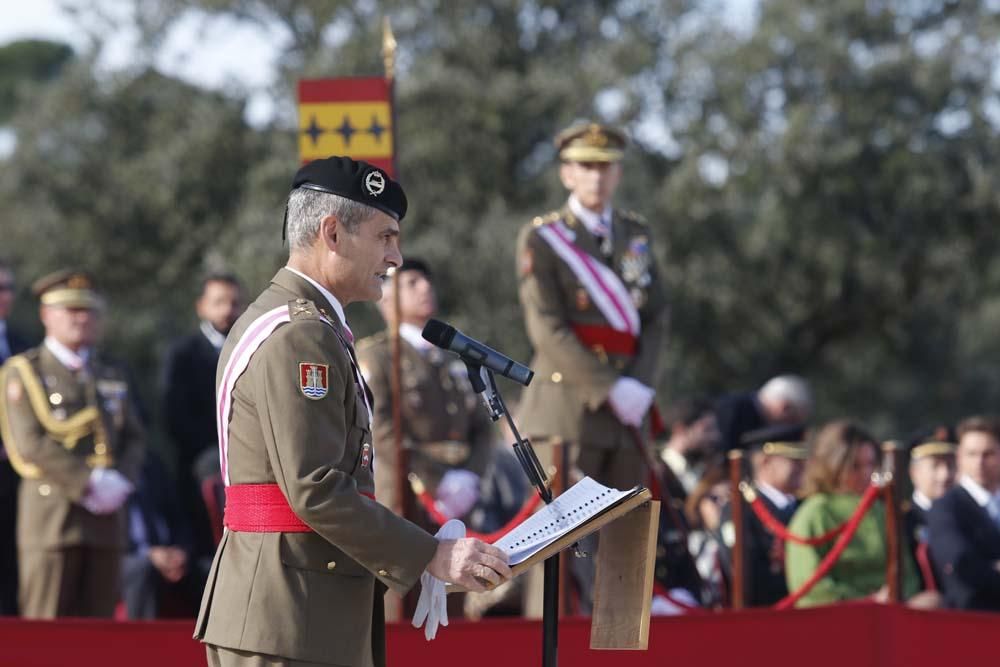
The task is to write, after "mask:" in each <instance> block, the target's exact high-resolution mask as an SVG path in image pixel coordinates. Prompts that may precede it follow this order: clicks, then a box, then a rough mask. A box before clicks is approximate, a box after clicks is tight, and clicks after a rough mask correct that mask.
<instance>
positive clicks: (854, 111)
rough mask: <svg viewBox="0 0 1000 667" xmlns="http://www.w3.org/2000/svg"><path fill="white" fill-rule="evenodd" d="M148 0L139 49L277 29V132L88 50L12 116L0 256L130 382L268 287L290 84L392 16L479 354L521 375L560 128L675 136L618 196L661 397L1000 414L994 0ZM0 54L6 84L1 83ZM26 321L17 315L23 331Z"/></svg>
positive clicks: (276, 247)
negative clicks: (646, 227)
mask: <svg viewBox="0 0 1000 667" xmlns="http://www.w3.org/2000/svg"><path fill="white" fill-rule="evenodd" d="M135 6H136V8H137V12H136V14H135V16H136V21H137V23H138V26H139V28H140V30H141V33H142V34H143V36H144V39H143V43H144V44H148V45H149V48H150V49H151V50H152V49H155V48H156V47H157V45H159V44H160V43H162V42H163V40H164V38H165V36H166V34H167V33H168V31H169V29H170V28H171V26H172V25H174V24H175V22H176V21H177V20H179V19H180V18H182V17H184V16H186V15H187V14H188V13H190V12H200V13H202V15H204V16H211V17H214V16H228V17H231V18H235V19H238V20H244V21H251V22H256V23H259V24H261V25H265V26H268V27H269V28H271V29H274V30H277V31H279V32H280V33H282V34H284V35H285V36H286V38H287V39H286V42H285V47H284V51H283V52H282V53H281V54H280V58H279V61H278V69H277V77H276V80H275V83H274V86H273V93H274V99H275V102H276V105H277V108H278V110H279V114H278V115H277V117H276V118H275V120H274V121H273V123H271V124H270V125H269V126H267V127H263V128H250V127H248V126H247V125H246V123H245V122H244V121H243V119H242V114H243V105H244V100H243V99H242V97H241V96H240V94H239V93H230V94H226V95H223V94H218V93H211V92H207V91H204V90H200V89H198V88H195V87H192V86H189V85H186V84H183V83H180V82H178V81H176V80H173V79H171V78H169V77H165V76H163V75H160V74H158V73H156V72H155V71H152V70H147V69H141V68H140V69H138V70H136V71H132V72H124V73H120V74H117V75H114V76H110V77H109V76H107V75H104V76H98V75H97V74H95V73H94V71H93V58H91V57H82V58H80V59H79V60H78V61H77V62H76V63H75V64H74V65H73V66H71V67H68V68H65V69H64V70H63V71H62V73H61V75H60V76H59V78H58V79H56V80H55V81H54V82H52V83H51V84H49V85H48V86H46V87H43V88H40V89H37V90H36V89H32V90H31V91H30V94H29V95H28V97H25V98H23V99H22V98H20V97H19V98H17V99H18V102H19V107H18V111H17V113H16V114H15V115H14V116H12V118H11V127H12V128H13V129H14V131H15V132H16V136H17V146H16V150H15V152H14V154H13V155H12V156H10V157H9V158H7V159H6V164H5V165H4V169H3V171H2V172H0V204H2V205H3V208H4V211H5V214H6V220H8V221H9V222H8V223H5V225H4V231H5V238H4V246H5V248H10V250H9V251H6V250H5V252H9V253H10V254H13V256H14V257H15V259H16V261H17V263H18V269H19V274H20V275H21V276H22V277H23V278H24V279H25V280H30V278H32V277H34V276H36V275H38V274H39V273H41V272H42V271H45V270H49V269H51V268H53V267H55V266H57V265H59V264H62V263H73V264H83V265H86V266H88V267H89V268H92V269H94V270H95V271H96V272H97V274H98V276H99V278H100V279H101V281H102V282H103V283H104V284H105V286H106V287H107V289H108V290H109V293H110V295H111V301H112V313H111V318H112V319H111V323H110V326H109V337H110V339H111V342H112V344H113V347H114V348H115V350H116V351H117V352H119V353H120V354H121V355H123V356H126V357H128V358H129V359H130V361H132V362H133V364H134V365H135V366H136V367H137V368H138V369H139V371H140V373H141V374H142V375H143V376H144V377H148V378H150V379H151V378H153V377H155V375H154V372H155V367H156V362H157V357H158V355H159V353H160V351H161V350H162V345H163V342H164V341H165V340H167V339H168V338H169V337H171V336H172V335H174V334H175V333H177V332H179V331H182V330H184V329H186V328H188V327H189V326H190V325H191V324H192V320H193V316H192V313H191V301H192V300H193V298H194V290H195V286H196V284H197V279H198V277H199V276H200V275H201V274H202V273H203V272H204V271H206V270H208V269H215V268H223V267H225V268H228V269H234V270H236V271H237V272H238V273H239V275H241V276H242V277H243V278H244V279H245V280H246V283H247V286H248V291H250V292H251V293H256V292H257V291H259V290H260V289H261V288H262V287H263V286H264V285H265V284H266V282H267V280H268V278H269V277H270V276H271V275H272V274H273V272H274V270H275V269H276V268H277V267H278V266H280V265H281V263H282V262H283V259H284V254H283V252H284V251H283V249H282V247H281V244H280V224H281V215H282V210H283V204H284V201H283V199H284V196H285V195H286V193H287V184H288V180H289V178H290V176H291V174H292V172H293V171H294V169H295V168H296V164H297V155H296V138H295V130H296V119H295V110H294V103H293V101H294V84H295V81H296V80H297V79H298V78H300V77H312V76H338V75H378V74H380V73H381V72H382V60H381V54H380V48H379V45H380V42H381V18H382V16H383V15H384V14H389V15H391V16H392V17H393V25H394V28H395V31H396V38H397V40H398V42H399V47H400V48H399V57H398V63H399V69H398V76H397V87H396V94H397V105H398V113H397V123H398V128H397V142H398V146H399V168H400V174H401V178H402V180H403V181H404V183H405V185H406V187H407V191H408V193H409V195H410V201H411V213H410V215H408V217H407V219H406V220H405V221H404V223H403V227H404V252H406V253H412V254H418V255H422V256H424V257H425V258H427V259H428V260H429V261H430V262H431V263H432V265H433V266H434V267H435V272H436V275H437V276H438V277H439V287H440V289H441V291H442V292H443V295H442V296H443V299H442V301H443V309H444V312H443V313H442V315H443V316H444V317H447V318H448V319H450V320H452V321H454V322H455V323H456V324H457V325H458V326H460V327H462V328H463V329H466V330H467V331H468V332H469V333H470V334H471V335H475V336H477V337H481V338H484V339H486V340H487V341H489V342H491V343H494V344H497V345H501V346H502V347H503V348H504V350H505V351H508V352H510V353H511V354H512V355H513V356H516V357H519V358H522V359H527V358H528V356H529V354H530V349H529V346H528V342H527V339H526V337H525V334H524V331H523V324H522V321H521V314H520V308H519V305H518V303H517V296H516V276H515V270H514V266H515V262H514V258H513V245H514V238H515V236H516V233H517V230H518V228H519V227H520V226H521V225H523V224H526V223H527V222H528V221H530V220H531V218H532V217H534V216H535V215H538V214H540V213H544V212H545V211H547V210H550V209H551V208H554V207H556V206H558V205H559V204H560V203H561V202H562V200H563V198H564V192H563V190H562V187H561V185H560V184H559V181H558V178H557V175H556V168H555V167H556V165H555V159H556V158H555V154H554V150H553V148H552V146H551V143H550V142H551V137H552V136H553V134H554V133H555V132H556V131H557V130H558V129H559V128H561V127H563V126H564V125H566V124H567V123H569V122H570V121H572V120H574V119H576V118H580V117H602V118H604V119H605V120H609V121H612V122H617V123H620V124H622V125H624V126H626V127H628V128H630V129H631V130H633V134H634V135H635V136H638V137H646V138H651V141H652V140H653V139H657V138H659V139H664V138H666V139H667V143H668V144H669V145H670V148H669V149H668V150H667V151H666V152H663V151H657V150H654V149H652V148H651V147H649V146H647V145H646V144H645V143H643V142H642V141H640V142H637V143H636V145H635V147H634V148H633V150H632V151H631V153H630V155H629V157H628V158H627V161H626V165H625V169H626V179H625V181H624V183H623V186H622V189H621V192H620V203H621V204H622V205H623V206H624V207H626V208H632V209H636V210H638V211H640V212H642V213H644V214H645V215H646V216H647V218H648V219H649V220H650V224H651V225H652V226H653V228H654V236H655V240H656V243H657V245H658V246H659V252H660V253H661V259H662V262H663V266H664V267H665V274H666V280H667V282H668V285H669V288H670V293H671V295H672V301H673V337H672V342H671V344H670V348H669V355H668V358H669V367H670V368H669V372H668V373H667V377H666V379H665V385H664V386H663V387H662V389H663V390H664V393H663V398H662V400H669V398H671V397H673V396H677V395H684V394H690V393H694V392H705V391H710V392H717V391H723V390H734V389H742V388H747V387H750V386H753V385H754V384H756V383H758V382H760V381H762V380H764V379H766V378H767V377H768V376H770V375H772V374H774V373H778V372H783V371H795V372H800V373H803V374H804V375H806V376H807V377H809V378H811V379H812V380H813V381H814V384H815V386H816V388H817V391H818V394H819V398H820V409H821V414H822V415H823V416H834V415H840V414H844V413H852V414H854V415H856V416H858V417H860V418H862V419H866V420H869V422H870V423H872V424H873V425H875V426H876V427H877V428H879V429H881V430H882V431H883V432H884V433H885V434H886V435H896V434H898V433H899V432H900V431H901V430H905V429H910V428H913V427H916V426H918V425H922V424H924V423H925V422H926V421H927V420H933V419H939V418H953V417H956V416H958V415H960V414H964V413H968V412H971V411H975V410H987V409H990V408H991V407H992V406H994V405H996V404H997V403H998V402H1000V382H998V381H997V377H998V376H1000V373H998V372H997V371H998V370H1000V369H997V368H996V365H997V362H996V361H995V360H996V359H998V358H1000V355H998V353H1000V349H998V345H1000V344H998V343H997V342H996V340H995V337H992V336H989V335H987V334H986V333H985V332H988V331H991V330H993V329H994V328H995V327H996V325H997V324H1000V300H998V298H997V293H998V281H1000V269H998V265H997V262H996V261H995V260H994V257H995V256H996V255H997V251H998V247H997V246H998V244H1000V241H998V236H997V235H996V234H995V233H993V231H994V229H995V227H996V223H995V221H996V220H997V213H998V210H997V209H998V206H1000V200H998V199H997V197H996V194H995V193H996V192H998V191H1000V188H998V185H1000V183H998V182H997V179H998V176H997V174H996V172H995V170H994V169H992V167H993V165H994V164H997V163H998V157H1000V156H998V153H1000V146H998V140H997V137H996V127H995V126H996V124H997V120H998V118H1000V99H998V96H997V89H996V85H995V83H994V82H993V80H992V73H993V71H994V64H995V63H996V61H997V58H996V56H997V46H996V39H995V36H996V34H997V14H996V11H995V10H993V9H991V7H992V6H993V5H990V3H988V2H986V1H985V0H983V1H981V2H974V1H973V2H962V3H958V2H954V1H946V2H938V3H904V2H895V1H892V0H886V1H884V2H871V1H870V0H844V1H843V2H837V3H815V2H807V3H802V2H797V1H793V0H769V1H765V2H762V3H761V5H760V7H759V10H760V16H759V23H758V25H757V26H756V27H751V28H749V29H747V30H746V31H744V32H738V33H734V32H732V30H731V29H728V28H726V27H725V26H726V22H724V21H720V20H719V19H720V14H719V13H718V12H717V11H715V10H713V9H712V5H710V4H706V3H689V2H682V1H680V0H676V1H675V2H670V3H662V2H653V1H644V0H603V1H597V0H591V1H589V2H576V1H571V0H551V1H534V2H529V1H527V0H488V1H482V2H476V3H457V2H443V1H440V0H425V1H423V2H420V3H413V2H402V1H396V0H384V1H378V0H368V1H366V2H346V1H330V2H304V1H302V0H282V1H280V2H261V1H255V0H172V1H171V0H167V1H164V2H159V3H155V5H151V4H150V3H135ZM9 48H11V47H8V49H9ZM6 52H7V50H6V49H0V73H2V76H3V77H6V76H8V75H9V76H15V73H16V68H10V67H7V66H6V65H4V64H3V63H4V62H5V61H4V60H3V59H4V57H5V55H4V54H5V53H6ZM145 55H146V56H147V57H146V58H145V59H140V62H153V59H152V58H151V57H149V56H150V54H148V53H147V54H145ZM15 60H17V59H15ZM28 60H30V58H29V59H28ZM37 60H38V61H39V62H42V61H45V59H44V58H38V59H37ZM46 62H47V61H46ZM22 71H23V70H22ZM30 71H33V72H36V73H37V72H39V70H30ZM32 76H33V77H34V78H43V77H41V76H35V75H32ZM3 81H5V79H3V78H0V104H2V100H3V99H5V98H4V97H3V95H4V94H5V93H4V92H3V91H4V90H5V88H4V84H3ZM18 90H20V88H18ZM609 100H610V101H611V102H612V103H611V104H608V103H607V102H608V101H609ZM0 113H2V106H0ZM0 118H2V115H0ZM652 143H656V142H655V141H652ZM31 310H32V305H31V304H30V302H29V300H28V299H22V300H21V305H20V307H19V311H18V319H19V321H21V322H22V323H23V322H28V321H30V320H31V319H32V313H31ZM350 317H351V318H352V323H353V324H354V327H355V329H356V330H357V331H358V332H359V333H361V334H365V333H370V332H371V331H373V330H374V329H375V328H377V327H378V326H380V322H379V319H378V316H377V315H376V314H375V312H374V309H373V308H371V307H367V306H366V307H352V308H351V311H350Z"/></svg>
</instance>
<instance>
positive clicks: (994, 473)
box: [958, 431, 1000, 491]
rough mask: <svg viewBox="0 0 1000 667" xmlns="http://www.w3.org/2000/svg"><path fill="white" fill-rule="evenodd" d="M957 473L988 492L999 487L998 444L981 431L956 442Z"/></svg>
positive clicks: (999, 445)
mask: <svg viewBox="0 0 1000 667" xmlns="http://www.w3.org/2000/svg"><path fill="white" fill-rule="evenodd" d="M958 471H959V472H960V473H962V474H963V475H968V476H969V477H970V478H971V479H972V481H973V482H975V483H976V484H979V485H980V486H981V487H983V488H984V489H986V490H988V491H994V490H996V488H997V487H1000V442H997V439H996V438H995V437H993V436H992V435H990V434H989V433H983V432H982V431H970V432H969V433H966V434H965V435H963V436H962V439H961V440H960V441H959V442H958Z"/></svg>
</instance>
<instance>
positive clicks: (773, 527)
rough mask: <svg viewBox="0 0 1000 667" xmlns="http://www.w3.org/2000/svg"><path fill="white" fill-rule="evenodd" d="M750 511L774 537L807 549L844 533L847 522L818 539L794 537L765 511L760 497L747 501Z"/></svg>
mask: <svg viewBox="0 0 1000 667" xmlns="http://www.w3.org/2000/svg"><path fill="white" fill-rule="evenodd" d="M749 503H750V509H752V510H753V513H754V514H756V515H757V518H758V519H760V522H761V523H762V524H764V527H765V528H767V530H768V531H770V533H771V534H772V535H774V536H775V537H777V538H778V539H780V540H784V541H785V542H794V543H795V544H801V545H803V546H807V547H816V546H819V545H821V544H826V543H827V542H829V541H831V540H835V539H836V538H837V536H838V535H840V534H841V533H843V532H844V528H846V527H847V522H846V521H845V522H844V523H842V524H840V525H839V526H837V527H836V528H831V529H830V530H828V531H827V532H825V533H823V534H822V535H820V536H818V537H802V536H801V535H796V534H795V533H792V532H790V531H789V530H788V526H786V525H785V524H783V523H781V522H780V521H778V520H777V519H775V518H774V515H773V514H771V512H770V511H769V510H768V509H767V505H765V504H764V501H763V500H761V499H760V496H758V495H754V498H753V500H751V501H749Z"/></svg>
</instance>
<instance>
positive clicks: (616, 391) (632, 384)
mask: <svg viewBox="0 0 1000 667" xmlns="http://www.w3.org/2000/svg"><path fill="white" fill-rule="evenodd" d="M654 396H656V392H655V391H654V390H653V389H651V388H650V387H647V386H646V385H644V384H643V383H641V382H639V381H638V380H636V379H635V378H630V377H620V378H618V379H617V380H616V381H615V383H614V385H612V387H611V391H610V392H609V393H608V403H610V404H611V410H612V412H614V413H615V416H616V417H618V421H620V422H621V423H623V424H625V425H626V426H635V427H637V428H638V427H639V426H642V420H643V419H644V418H645V417H646V413H647V412H649V406H650V405H652V404H653V397H654Z"/></svg>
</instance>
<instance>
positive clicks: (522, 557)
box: [494, 477, 649, 566]
mask: <svg viewBox="0 0 1000 667" xmlns="http://www.w3.org/2000/svg"><path fill="white" fill-rule="evenodd" d="M640 494H645V495H646V496H648V495H649V492H648V491H646V489H645V488H643V487H641V486H637V487H635V488H633V489H629V490H628V491H619V490H617V489H612V488H609V487H607V486H604V485H603V484H598V483H597V482H595V481H594V480H592V479H591V478H589V477H584V478H583V479H582V480H580V481H579V482H577V483H576V484H574V485H573V486H572V487H570V488H569V489H567V490H566V492H565V493H563V494H561V495H560V496H559V497H557V498H555V499H554V500H553V501H552V502H551V503H550V504H548V505H546V506H545V507H543V508H542V509H541V510H539V511H538V512H536V513H535V514H533V515H531V517H529V518H528V519H527V520H525V521H524V523H522V524H520V525H519V526H517V527H516V528H514V529H513V530H512V531H510V532H509V533H507V534H506V535H504V536H503V537H502V538H500V539H499V540H497V541H496V542H494V545H495V546H497V547H499V548H500V549H503V550H504V551H505V552H507V555H508V557H509V559H510V564H511V566H514V565H517V564H518V563H523V562H525V561H527V560H528V559H529V558H531V557H532V556H533V555H535V554H537V553H539V552H540V551H542V550H543V549H545V548H546V547H547V546H549V545H551V544H553V543H554V542H556V541H557V540H559V538H561V537H563V536H565V535H568V534H569V533H571V532H575V531H576V529H578V528H581V527H583V526H585V525H586V524H588V523H590V522H593V521H595V520H596V519H597V518H598V517H600V516H602V515H604V514H606V513H607V512H609V511H610V510H612V509H613V508H616V507H618V506H620V505H622V504H623V503H624V502H626V501H627V500H629V499H631V498H635V497H636V496H638V495H640Z"/></svg>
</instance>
